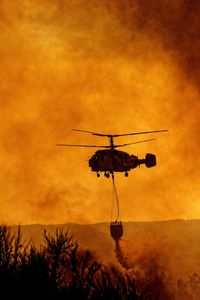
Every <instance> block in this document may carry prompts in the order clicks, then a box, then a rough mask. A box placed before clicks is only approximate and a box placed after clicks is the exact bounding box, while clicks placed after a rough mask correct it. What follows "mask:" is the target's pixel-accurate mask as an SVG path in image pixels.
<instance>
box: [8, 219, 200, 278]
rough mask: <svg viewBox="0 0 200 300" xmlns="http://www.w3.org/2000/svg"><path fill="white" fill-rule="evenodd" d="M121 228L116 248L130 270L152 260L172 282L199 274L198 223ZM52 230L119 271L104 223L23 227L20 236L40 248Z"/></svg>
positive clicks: (141, 224) (137, 224)
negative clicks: (61, 232)
mask: <svg viewBox="0 0 200 300" xmlns="http://www.w3.org/2000/svg"><path fill="white" fill-rule="evenodd" d="M123 226H124V235H123V237H122V240H121V242H120V243H121V244H120V245H121V248H122V250H123V252H124V255H125V256H126V257H127V258H128V259H129V261H130V263H131V264H132V265H134V268H136V269H137V268H139V269H140V270H141V268H146V267H145V264H148V263H149V261H148V259H149V257H152V256H156V259H157V261H158V262H159V265H160V266H161V267H162V266H164V269H165V270H166V271H167V272H169V273H170V274H172V275H173V276H174V277H176V278H179V277H181V278H187V277H188V275H189V274H192V273H194V272H196V273H200V220H188V221H184V220H172V221H158V222H125V223H124V224H123ZM17 228H18V226H12V227H11V231H12V232H17ZM56 228H62V229H63V230H65V231H67V230H69V232H70V234H71V235H72V236H73V237H74V239H75V240H76V241H77V242H78V244H79V245H80V247H81V248H83V249H89V250H90V251H92V252H93V253H94V254H95V255H96V257H97V258H98V259H100V260H101V261H103V262H104V263H114V264H115V265H117V266H118V267H120V265H119V263H118V261H117V258H116V254H115V249H114V247H115V245H114V241H113V240H112V238H111V237H110V232H109V224H108V223H97V224H90V225H80V224H62V225H61V224H54V225H39V224H36V225H24V226H21V232H22V235H23V239H24V240H25V241H26V242H28V241H30V240H31V241H33V242H34V243H35V244H36V245H40V244H42V242H43V237H42V233H43V231H44V230H45V229H46V230H47V231H48V232H49V233H50V234H52V235H53V234H55V231H56ZM141 265H142V266H141ZM180 266H181V268H180Z"/></svg>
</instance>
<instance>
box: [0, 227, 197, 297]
mask: <svg viewBox="0 0 200 300" xmlns="http://www.w3.org/2000/svg"><path fill="white" fill-rule="evenodd" d="M43 236H44V242H45V243H44V246H41V247H40V248H36V247H35V246H34V245H33V244H28V245H24V243H22V241H21V240H22V238H21V233H20V227H19V229H18V232H17V234H13V235H12V234H11V232H10V228H9V227H6V226H0V299H15V298H16V299H44V300H45V299H48V300H51V299H58V300H59V299H74V300H76V299H77V300H79V299H80V300H85V299H94V300H97V299H109V300H112V299H123V300H126V299H127V300H129V299H132V300H135V299H136V300H137V299H140V300H144V299H145V300H151V299H152V300H154V299H161V298H159V295H155V292H154V291H153V292H152V289H153V285H151V284H146V286H145V288H143V289H141V288H140V289H138V288H137V283H136V281H135V279H134V278H132V277H131V276H130V275H128V274H126V273H125V274H124V273H122V272H121V271H119V270H117V269H116V268H115V267H112V266H110V267H106V266H104V265H102V264H101V263H100V262H98V261H97V260H96V259H95V258H94V256H93V255H92V254H91V252H90V251H86V250H82V249H80V248H79V246H78V244H77V243H76V242H75V241H74V240H73V239H72V237H71V236H70V235H69V234H68V232H63V231H62V230H58V229H57V230H56V233H55V236H50V235H49V234H48V233H47V232H46V231H45V232H44V234H43ZM191 280H193V281H194V279H191ZM195 280H196V281H198V280H197V279H196V278H195ZM196 281H195V286H197V284H196ZM166 299H170V298H166ZM161 300H162V299H161Z"/></svg>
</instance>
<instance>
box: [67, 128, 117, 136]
mask: <svg viewBox="0 0 200 300" xmlns="http://www.w3.org/2000/svg"><path fill="white" fill-rule="evenodd" d="M72 130H73V131H80V132H86V133H91V134H93V135H98V136H111V134H103V133H96V132H93V131H87V130H81V129H72Z"/></svg>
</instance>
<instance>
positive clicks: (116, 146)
mask: <svg viewBox="0 0 200 300" xmlns="http://www.w3.org/2000/svg"><path fill="white" fill-rule="evenodd" d="M154 140H156V139H149V140H144V141H138V142H133V143H128V144H122V145H114V148H118V147H123V146H128V145H133V144H140V143H144V142H150V141H154Z"/></svg>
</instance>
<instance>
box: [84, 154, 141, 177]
mask: <svg viewBox="0 0 200 300" xmlns="http://www.w3.org/2000/svg"><path fill="white" fill-rule="evenodd" d="M140 163H143V160H140V159H138V157H137V156H135V155H129V154H128V153H126V152H124V151H119V150H115V149H105V150H98V151H96V152H95V154H94V155H93V156H92V157H91V158H90V159H89V166H90V167H91V169H92V171H94V172H101V171H105V172H106V171H108V172H127V171H130V170H131V169H133V168H136V167H137V166H138V165H139V164H140Z"/></svg>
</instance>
